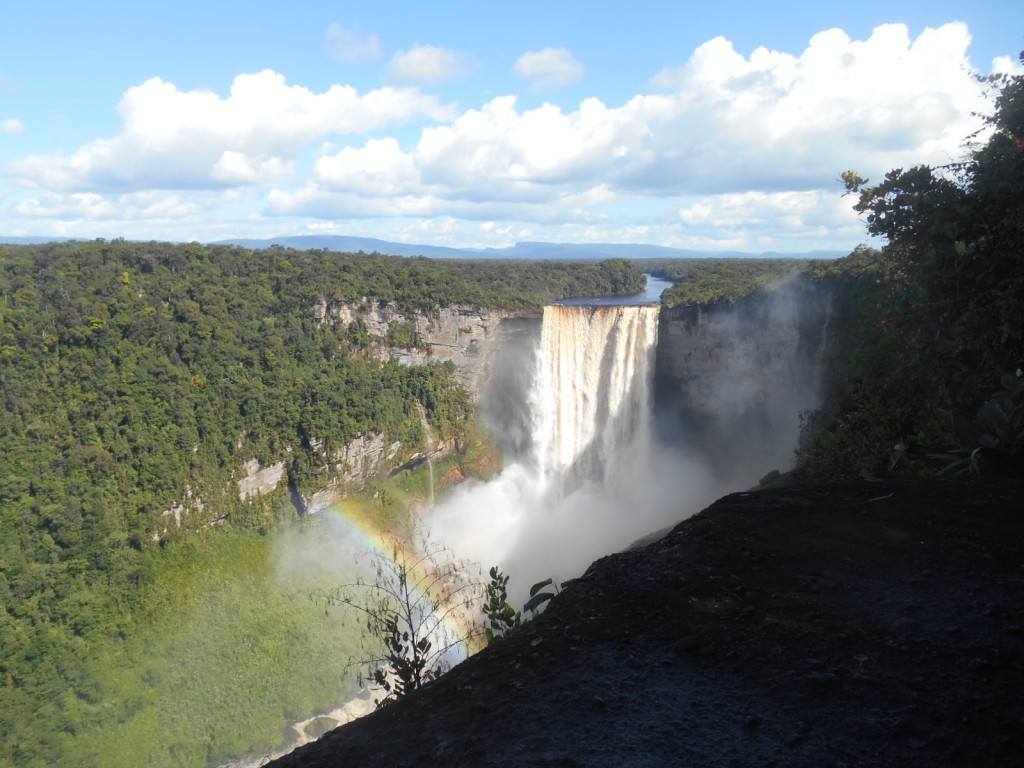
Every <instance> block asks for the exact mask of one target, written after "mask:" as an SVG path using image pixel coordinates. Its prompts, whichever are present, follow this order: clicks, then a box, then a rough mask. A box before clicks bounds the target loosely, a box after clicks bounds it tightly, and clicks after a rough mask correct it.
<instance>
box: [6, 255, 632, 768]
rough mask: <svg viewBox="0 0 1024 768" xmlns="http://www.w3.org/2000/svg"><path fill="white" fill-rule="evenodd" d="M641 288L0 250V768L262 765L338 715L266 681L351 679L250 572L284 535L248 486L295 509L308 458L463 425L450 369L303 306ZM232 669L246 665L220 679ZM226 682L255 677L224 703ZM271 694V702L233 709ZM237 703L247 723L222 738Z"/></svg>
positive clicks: (522, 303)
mask: <svg viewBox="0 0 1024 768" xmlns="http://www.w3.org/2000/svg"><path fill="white" fill-rule="evenodd" d="M643 280H644V278H643V275H642V274H641V272H640V270H639V269H638V268H637V267H636V266H634V265H632V264H629V263H628V262H625V261H622V260H617V259H612V260H607V261H603V262H599V263H577V264H560V263H548V262H494V261H490V262H485V261H479V262H478V261H465V262H458V261H431V260H427V259H423V258H412V259H405V258H398V257H387V256H382V255H379V254H369V255H367V254H338V253H329V252H324V251H314V252H300V251H291V250H285V249H280V248H271V249H269V250H265V251H251V250H248V249H244V248H238V247H232V246H209V247H207V246H203V245H199V244H196V243H193V244H186V245H172V244H166V243H134V242H127V241H123V240H115V241H112V242H106V241H94V242H82V243H64V244H44V245H32V246H0V361H2V365H0V390H2V393H3V398H4V408H3V410H2V412H0V452H2V453H0V468H2V471H0V515H2V516H0V647H2V652H0V674H2V683H0V733H2V734H3V737H2V739H3V740H2V742H0V765H11V766H19V767H20V766H32V765H55V764H61V765H100V764H102V765H138V764H140V763H151V764H154V765H206V764H216V763H217V762H218V761H221V760H224V759H226V758H227V757H230V756H231V755H239V754H244V753H245V752H247V751H250V750H257V751H258V750H260V749H266V748H269V747H271V746H273V745H276V744H278V743H279V742H280V741H281V739H282V737H283V729H284V727H285V725H286V724H287V723H288V722H290V720H291V719H294V718H295V717H297V716H299V715H304V714H305V712H304V711H303V710H302V707H311V706H326V705H328V704H330V703H332V697H333V696H336V695H337V694H336V692H337V685H338V683H337V678H338V675H337V670H336V669H335V667H334V661H329V662H325V663H327V664H328V666H329V667H330V668H331V669H332V670H334V671H333V672H331V673H330V674H331V675H333V679H334V681H335V685H330V684H326V685H325V683H324V679H323V674H324V673H323V670H322V669H317V668H315V667H314V668H310V669H307V670H304V671H299V670H294V669H292V670H290V671H286V670H285V669H284V668H282V669H277V670H267V669H261V665H264V664H269V663H270V662H269V661H267V662H264V661H261V660H263V659H271V660H272V659H280V658H282V657H283V656H287V649H288V648H289V647H291V646H292V645H294V644H299V645H302V646H304V647H308V648H321V649H322V651H323V653H324V655H325V656H332V657H333V656H335V655H336V656H338V657H343V656H344V654H343V653H340V652H338V648H339V647H340V646H339V643H340V644H342V645H343V643H344V637H343V635H344V633H343V632H342V630H340V629H339V628H338V627H334V626H330V625H326V624H325V625H324V626H322V627H320V628H319V629H316V630H314V629H309V628H303V629H301V630H300V629H298V627H299V626H300V624H301V623H302V622H300V620H299V618H298V616H299V614H300V613H302V612H304V611H305V612H308V610H309V609H308V606H305V605H303V601H302V599H301V595H302V594H305V593H306V592H308V590H309V589H310V585H309V584H305V585H303V584H292V585H289V586H287V587H282V588H281V589H283V590H284V591H283V592H282V591H281V589H278V588H277V587H276V586H274V585H272V582H273V578H272V574H270V573H268V572H267V566H266V565H265V564H264V565H262V566H261V565H259V563H265V560H266V555H267V552H268V551H269V548H271V546H272V545H271V543H270V540H271V539H272V538H273V537H274V535H275V531H276V530H277V529H278V527H279V526H280V524H281V523H282V522H285V521H291V520H294V519H295V518H296V517H297V511H296V509H295V508H294V506H292V505H291V504H290V503H288V494H287V492H286V491H285V490H284V489H282V490H280V491H279V492H277V493H275V494H271V495H269V496H266V497H260V498H259V499H257V500H255V501H241V500H240V499H239V497H238V494H237V485H235V483H237V480H238V479H239V477H240V474H241V471H242V463H243V462H245V461H247V460H249V459H252V458H256V459H259V460H260V461H261V462H262V463H264V464H268V463H271V462H278V461H284V462H286V474H287V482H288V485H289V486H290V487H291V488H294V489H296V490H298V491H301V492H311V491H312V490H315V489H316V488H318V487H320V486H321V485H322V484H324V483H325V482H326V480H327V479H329V478H327V477H325V476H324V474H323V472H324V470H323V466H324V465H325V464H326V463H327V462H326V461H325V459H324V457H325V456H326V455H331V454H332V453H333V452H334V451H335V450H336V449H338V448H340V447H341V446H343V445H345V444H346V443H348V442H349V441H351V440H352V439H354V438H356V437H357V436H359V435H360V434H361V433H365V432H381V433H383V434H384V435H385V436H386V437H387V439H388V440H391V441H400V442H401V443H402V444H403V446H404V450H405V451H406V454H410V453H412V452H413V451H414V450H416V449H417V448H419V447H421V446H422V445H423V442H424V435H423V427H422V426H421V415H420V414H421V408H422V413H423V414H424V415H425V418H426V420H427V422H428V423H429V424H430V426H431V428H432V429H433V430H435V431H436V432H437V433H438V434H440V435H442V436H453V435H458V434H460V433H461V432H464V431H465V430H466V429H468V428H470V422H469V419H470V418H471V410H472V409H471V404H470V401H469V398H468V395H467V393H466V392H465V391H464V390H463V389H462V388H461V386H459V385H458V384H457V383H456V381H455V379H454V378H453V376H452V373H453V371H452V369H451V367H450V365H449V366H444V365H426V366H412V367H407V366H402V365H399V364H397V363H394V362H381V361H380V359H379V356H378V355H376V354H373V353H372V350H370V349H368V348H367V345H368V344H369V343H370V342H373V343H377V344H392V345H401V344H403V343H405V344H409V343H415V339H414V338H413V337H412V335H411V334H409V333H405V334H403V333H401V332H400V331H401V329H398V330H397V332H396V333H395V334H391V336H390V338H388V339H379V340H371V339H368V337H367V335H366V332H365V327H360V324H359V323H358V321H357V322H355V323H352V324H351V325H350V326H349V327H339V326H335V325H331V324H325V323H321V322H319V321H318V319H317V317H316V315H315V313H314V307H315V305H316V304H317V303H318V302H323V301H327V302H347V303H350V304H352V305H354V306H355V307H357V308H362V309H363V310H365V309H367V308H369V307H371V306H373V304H374V303H376V302H393V303H394V304H396V305H397V306H399V307H400V308H402V309H403V310H406V311H409V312H424V313H429V312H431V311H433V310H435V309H437V308H438V307H441V306H447V305H451V304H471V305H479V306H491V307H509V308H531V307H539V306H541V305H543V304H545V303H549V302H551V301H554V300H557V299H561V298H569V297H573V296H580V295H597V294H613V293H631V292H635V291H638V290H640V289H641V288H642V286H643ZM370 491H371V492H373V493H376V494H377V495H378V497H379V498H384V497H385V496H384V495H382V494H383V492H382V491H381V490H380V489H376V488H374V489H370ZM400 492H401V490H400V489H397V490H396V489H392V491H391V494H392V497H394V496H395V495H396V494H398V493H400ZM190 498H191V499H202V500H203V502H204V503H203V506H202V508H198V506H197V505H193V508H192V509H191V511H190V513H189V515H188V516H187V517H186V524H185V525H183V526H182V527H180V528H179V527H177V526H176V525H174V524H173V523H171V522H169V518H168V516H167V512H168V511H169V510H171V509H172V508H174V507H175V505H178V504H181V503H183V502H186V501H187V500H188V499H190ZM213 524H216V527H210V526H211V525H213ZM225 548H228V549H231V548H234V549H235V550H236V553H235V555H234V556H232V557H230V558H228V559H230V561H231V563H232V565H226V564H224V560H225V557H227V554H226V553H225ZM214 551H215V552H216V553H217V554H216V555H214V554H212V553H213V552H214ZM204 553H211V554H208V555H206V554H204ZM204 563H205V570H204V565H203V564H204ZM224 568H228V570H229V571H230V572H229V573H227V574H225V575H223V577H222V576H221V575H217V572H218V569H219V570H223V569H224ZM211 580H212V581H211ZM204 582H205V584H204ZM212 583H216V584H217V585H218V586H217V587H216V589H212V588H211V587H210V584H212ZM230 585H234V586H230ZM211 589H212V591H211ZM289 590H290V591H289ZM303 590H305V592H304V591H303ZM221 592H223V593H224V594H220V593H221ZM218 595H219V596H218ZM210 600H222V601H225V602H224V604H223V605H221V606H220V608H219V609H217V608H215V607H213V606H210V605H208V602H209V601H210ZM196 601H199V602H198V603H197V602H196ZM234 614H237V615H238V616H239V617H248V618H247V619H244V618H235V619H233V618H232V616H233V615H234ZM198 615H206V616H207V619H206V621H205V626H206V632H207V634H208V636H207V637H205V638H204V639H203V640H201V641H200V640H197V639H196V633H195V632H192V633H190V634H188V636H187V637H185V636H183V635H182V633H184V632H186V628H187V627H192V626H193V625H195V626H204V624H198V625H196V624H195V622H194V621H193V619H195V617H197V616H198ZM289 617H291V618H290V619H289ZM245 621H248V622H249V623H248V625H247V626H250V627H251V626H253V625H255V626H260V627H262V628H263V631H261V632H260V633H258V634H257V635H253V633H252V631H251V630H250V631H246V630H244V629H243V628H242V624H244V623H245ZM232 622H235V623H234V624H232ZM349 631H351V630H349ZM339 632H342V635H341V636H339ZM303 633H307V634H308V633H312V634H314V635H316V636H315V637H306V636H304V634H303ZM232 654H234V655H236V656H238V655H240V654H241V655H243V656H244V660H248V661H244V660H242V659H236V663H235V664H234V665H218V664H217V663H215V662H216V659H217V658H218V656H220V655H228V656H230V655H232ZM239 666H241V667H243V668H246V669H248V670H249V672H250V673H251V675H250V676H248V677H243V678H239V679H234V680H229V679H224V676H225V675H226V674H228V672H227V671H226V670H228V669H231V670H237V669H238V668H239ZM185 670H191V671H189V672H186V671H185ZM257 670H259V673H257ZM263 673H265V677H264V678H262V679H263V681H264V682H263V683H260V685H264V686H265V685H268V684H269V683H268V682H267V681H274V682H273V686H274V689H275V695H274V696H273V697H267V698H265V699H264V698H260V697H258V696H256V693H247V691H249V690H250V689H252V691H258V690H259V686H256V684H255V682H254V681H256V680H258V679H260V678H259V674H263ZM183 674H184V675H186V677H185V678H182V677H181V675H183ZM231 674H237V673H236V672H231ZM253 686H256V687H253ZM332 690H333V691H335V693H327V692H329V691H332ZM183 691H193V692H194V696H193V697H192V698H190V697H189V696H185V695H182V692H183ZM325 696H326V697H327V699H326V700H325ZM254 697H256V698H255V699H254ZM232 701H238V702H245V706H244V707H240V706H239V705H234V706H235V709H236V710H237V712H235V714H234V715H231V716H227V715H226V711H225V708H226V707H228V706H229V705H228V702H232ZM281 702H286V703H285V704H282V703H281ZM287 702H290V703H287ZM218 713H219V714H218ZM215 716H216V717H217V718H219V720H217V722H214V720H215ZM226 716H227V721H228V722H229V723H232V724H231V725H224V719H225V717H226ZM232 717H233V718H234V720H232ZM176 718H177V719H178V720H181V722H178V721H177V720H176ZM232 728H233V729H234V730H232ZM115 742H116V743H119V744H121V745H122V746H123V750H115V749H114V747H113V744H114V743H115ZM101 752H102V753H103V756H102V757H100V753H101ZM119 755H120V757H118V756H119Z"/></svg>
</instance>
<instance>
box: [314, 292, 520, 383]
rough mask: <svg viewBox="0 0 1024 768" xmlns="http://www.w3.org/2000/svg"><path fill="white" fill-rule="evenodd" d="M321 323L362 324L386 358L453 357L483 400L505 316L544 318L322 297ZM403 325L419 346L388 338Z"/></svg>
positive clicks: (417, 361)
mask: <svg viewBox="0 0 1024 768" xmlns="http://www.w3.org/2000/svg"><path fill="white" fill-rule="evenodd" d="M315 313H316V317H317V319H318V320H319V321H320V322H322V323H333V324H335V325H344V326H350V325H352V324H358V323H362V324H363V325H364V326H365V329H366V332H367V333H368V334H369V335H370V337H371V338H372V339H373V344H374V349H375V351H376V353H377V354H378V355H380V356H381V357H385V358H386V357H390V358H391V359H393V360H396V361H397V362H399V363H402V364H403V365H426V364H427V363H444V362H451V363H452V364H453V365H454V366H455V377H456V378H457V379H458V380H459V382H460V383H461V384H462V385H463V386H465V387H466V389H467V391H468V392H469V393H470V395H472V397H473V399H474V401H479V400H480V397H481V394H482V390H483V385H484V383H485V382H486V380H487V378H488V376H489V373H490V371H491V368H492V367H493V365H494V362H495V357H496V355H495V353H496V351H497V350H498V349H499V348H501V346H502V344H503V342H504V340H505V335H506V332H505V321H506V320H509V319H511V318H521V317H531V316H532V317H538V318H539V317H540V312H539V311H532V312H530V311H512V310H504V309H490V308H487V307H470V306H451V307H442V308H440V309H438V310H435V311H433V312H430V313H429V314H425V313H406V312H403V311H402V310H400V309H399V308H398V307H397V306H396V305H394V304H391V303H385V304H380V303H372V304H370V305H369V306H362V307H360V306H356V305H353V304H348V303H329V302H326V301H324V302H321V303H320V304H318V305H317V306H316V308H315ZM397 324H404V325H406V326H408V327H409V329H410V330H411V331H412V332H413V333H414V334H415V336H416V338H417V343H416V345H415V346H400V345H396V344H392V343H389V341H388V338H389V333H390V331H391V330H392V328H393V327H395V326H396V325H397Z"/></svg>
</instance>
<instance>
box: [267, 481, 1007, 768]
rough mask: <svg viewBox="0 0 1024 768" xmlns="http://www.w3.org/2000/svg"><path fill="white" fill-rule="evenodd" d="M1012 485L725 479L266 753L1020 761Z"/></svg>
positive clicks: (465, 758) (449, 762) (517, 760)
mask: <svg viewBox="0 0 1024 768" xmlns="http://www.w3.org/2000/svg"><path fill="white" fill-rule="evenodd" d="M1022 664H1024V482H1022V481H1007V480H1002V481H996V480H986V479H983V478H974V479H971V480H962V481H947V482H935V481H930V482H923V481H888V482H864V483H856V484H845V485H833V486H820V487H814V488H808V489H782V490H770V491H761V492H756V493H745V494H733V495H731V496H727V497H725V498H724V499H722V500H720V501H718V502H717V503H716V504H714V505H713V506H711V507H710V508H709V509H707V510H705V511H704V512H702V513H700V514H699V515H696V516H695V517H693V518H691V519H690V520H687V521H685V522H683V523H681V524H680V525H679V526H677V527H676V528H675V529H674V530H673V531H672V532H671V533H670V534H669V535H667V536H666V537H665V538H663V539H661V540H660V541H658V542H656V543H654V544H651V545H650V546H647V547H645V548H643V549H636V550H631V551H628V552H624V553H621V554H617V555H613V556H610V557H606V558H604V559H602V560H600V561H598V562H596V563H595V564H594V565H593V566H592V567H591V568H590V570H589V571H588V573H587V574H586V575H585V576H584V577H583V578H581V579H580V580H578V581H576V582H574V583H573V584H571V585H570V586H569V587H567V588H566V589H565V590H564V591H563V592H562V594H561V595H560V596H559V597H558V598H556V599H555V600H554V601H552V603H551V605H550V608H549V609H548V610H547V612H546V613H544V614H543V615H542V616H541V617H540V618H539V619H538V620H536V621H533V622H531V623H530V624H528V625H527V626H526V627H525V628H524V629H523V630H522V631H521V632H520V633H518V634H517V635H516V636H514V637H512V638H508V639H506V640H504V641H501V642H499V643H497V644H495V645H492V646H491V647H489V648H487V649H486V650H484V651H483V652H481V653H480V654H478V655H477V656H475V657H473V658H471V659H469V660H468V661H467V662H465V663H464V664H462V665H460V666H459V667H457V668H455V669H454V670H452V671H451V672H450V673H449V674H448V675H446V676H445V677H443V678H442V679H440V680H438V681H437V682H436V683H434V684H432V685H430V686H428V687H426V688H424V689H421V690H420V691H418V692H416V693H415V694H413V695H411V696H410V697H408V699H407V700H406V701H404V702H402V703H401V704H397V705H395V706H392V707H389V708H387V709H385V710H382V711H379V712H375V713H374V714H372V715H370V716H368V717H365V718H363V719H361V720H358V721H356V722H353V723H351V724H349V725H346V726H343V727H341V728H338V729H337V730H335V731H332V732H331V733H329V734H327V735H326V736H324V737H323V738H321V739H320V740H319V741H318V742H315V743H313V744H309V745H307V746H305V747H302V748H300V749H298V750H296V751H295V752H293V753H292V754H290V755H288V756H286V757H283V758H281V759H280V760H277V761H276V762H274V763H272V765H274V766H279V767H283V766H316V767H320V766H323V767H326V766H373V765H387V766H411V765H443V766H462V765H466V766H647V765H650V766H658V765H686V766H747V765H750V766H762V765H779V766H815V768H817V767H819V766H867V765H872V766H882V765H898V766H938V765H943V766H958V765H963V766H1011V765H1024V671H1022Z"/></svg>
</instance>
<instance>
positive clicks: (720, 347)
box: [655, 278, 831, 482]
mask: <svg viewBox="0 0 1024 768" xmlns="http://www.w3.org/2000/svg"><path fill="white" fill-rule="evenodd" d="M830 313H831V302H830V298H829V295H828V293H827V292H826V291H824V290H823V289H821V288H820V286H818V285H816V284H814V283H812V282H810V281H808V280H806V279H804V278H795V279H793V280H790V281H789V282H787V283H785V284H783V285H781V286H779V287H777V288H775V289H774V290H768V291H762V292H759V293H756V294H754V295H752V296H749V297H747V298H745V299H743V300H741V301H739V302H737V303H736V304H734V305H727V304H723V305H715V306H711V307H675V308H663V309H662V313H661V321H660V327H659V336H658V352H657V368H656V377H655V393H656V394H655V414H656V424H657V426H658V428H659V432H660V434H661V436H662V437H663V438H665V439H667V440H668V441H670V442H673V443H676V444H681V445H683V446H684V447H688V448H691V449H693V450H695V451H699V452H701V453H703V454H704V455H706V456H708V457H709V459H710V461H711V463H712V466H713V467H714V470H715V472H716V473H718V474H719V475H720V476H721V478H722V479H723V480H725V481H726V482H728V481H732V480H735V481H736V482H749V481H748V480H747V478H749V477H751V476H752V477H753V478H754V479H755V480H756V479H757V478H758V477H760V475H761V474H763V473H766V472H768V471H770V470H773V469H779V470H782V471H785V470H786V469H788V468H790V467H791V466H792V465H793V461H794V454H793V451H794V448H795V447H796V445H797V439H798V435H799V429H800V416H801V413H803V412H805V411H808V410H810V409H814V408H817V407H818V406H819V405H820V402H821V387H822V377H823V370H824V368H825V366H826V362H827V355H828V345H827V343H826V342H827V338H828V334H829V330H828V325H829V318H830ZM751 473H753V474H751Z"/></svg>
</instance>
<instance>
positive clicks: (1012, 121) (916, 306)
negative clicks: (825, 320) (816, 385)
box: [802, 76, 1024, 477]
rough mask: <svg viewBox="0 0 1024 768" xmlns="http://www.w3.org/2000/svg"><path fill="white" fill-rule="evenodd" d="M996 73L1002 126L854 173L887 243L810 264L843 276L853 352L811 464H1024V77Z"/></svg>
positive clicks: (807, 469) (917, 467)
mask: <svg viewBox="0 0 1024 768" xmlns="http://www.w3.org/2000/svg"><path fill="white" fill-rule="evenodd" d="M991 84H992V86H993V87H994V88H995V89H996V93H997V96H996V99H995V111H994V114H993V115H992V116H991V117H989V118H988V119H987V128H988V130H989V131H990V133H989V135H988V138H987V140H986V141H985V142H984V143H983V144H981V145H976V146H974V147H972V148H971V150H970V152H969V156H968V158H967V159H966V160H964V161H963V162H960V163H956V164H953V165H950V166H947V167H944V168H938V169H933V168H930V167H926V166H918V167H914V168H910V169H907V170H904V169H896V170H893V171H890V172H889V173H887V174H886V176H885V178H884V179H883V180H882V181H881V182H880V183H878V184H876V185H870V183H869V181H868V180H865V179H862V178H860V176H859V175H858V174H856V172H853V171H848V172H846V173H844V174H843V181H844V183H845V185H846V187H847V190H848V192H851V193H856V194H858V195H859V198H858V202H857V204H856V206H855V207H856V209H857V210H858V211H859V212H861V213H862V214H865V216H866V222H867V229H868V233H869V234H871V235H873V236H877V237H881V238H884V239H885V241H886V242H885V245H884V246H883V247H882V248H881V250H880V251H876V250H874V249H871V248H860V249H858V250H857V251H855V252H854V253H853V254H851V255H850V256H848V257H847V258H845V259H841V260H839V261H837V262H834V263H828V264H817V265H815V266H814V268H813V269H812V272H811V274H812V275H813V276H814V277H816V278H817V279H821V280H826V281H829V282H831V283H832V284H833V285H834V286H835V287H836V288H837V292H838V295H839V296H840V299H841V305H840V310H841V313H842V318H843V320H842V325H843V326H844V327H845V328H847V329H848V331H849V335H848V336H847V338H846V339H845V349H844V351H843V352H842V353H841V354H847V353H848V355H849V365H848V368H847V370H846V376H845V380H844V381H843V383H842V385H841V386H839V387H837V388H836V389H835V390H834V391H833V392H831V393H830V402H829V408H830V410H829V411H828V412H826V413H825V414H819V415H818V416H817V417H815V418H816V420H817V424H816V427H817V428H818V429H819V430H820V435H819V436H818V438H817V439H816V441H815V442H814V443H813V445H811V444H808V445H805V446H804V456H803V459H802V464H803V469H802V472H803V473H804V474H805V475H807V476H812V477H813V476H816V475H822V474H825V475H828V474H843V473H849V472H850V471H853V472H855V473H856V472H870V473H878V472H879V471H889V472H913V473H920V472H924V473H935V472H940V471H946V472H951V471H959V470H967V471H980V472H996V473H999V474H1014V475H1022V474H1024V407H1022V403H1021V400H1022V395H1021V392H1022V388H1021V384H1020V379H1021V375H1022V371H1021V368H1022V365H1024V322H1022V318H1024V77H1021V76H1017V77H997V78H992V80H991Z"/></svg>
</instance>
